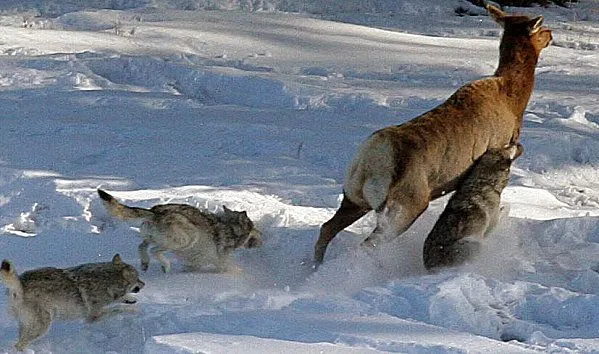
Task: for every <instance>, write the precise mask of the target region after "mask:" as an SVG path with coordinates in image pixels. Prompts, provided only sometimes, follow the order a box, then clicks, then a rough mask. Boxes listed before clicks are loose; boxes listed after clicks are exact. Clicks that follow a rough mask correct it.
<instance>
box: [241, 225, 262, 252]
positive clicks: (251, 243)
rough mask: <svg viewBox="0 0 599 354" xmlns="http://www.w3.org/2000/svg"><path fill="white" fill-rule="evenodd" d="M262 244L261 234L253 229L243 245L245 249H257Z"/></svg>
mask: <svg viewBox="0 0 599 354" xmlns="http://www.w3.org/2000/svg"><path fill="white" fill-rule="evenodd" d="M263 244H264V241H263V240H262V233H261V232H260V231H258V230H256V229H253V230H252V231H251V232H250V237H248V240H247V241H246V243H245V247H246V248H257V247H261V246H262V245H263Z"/></svg>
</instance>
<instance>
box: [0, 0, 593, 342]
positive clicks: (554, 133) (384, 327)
mask: <svg viewBox="0 0 599 354" xmlns="http://www.w3.org/2000/svg"><path fill="white" fill-rule="evenodd" d="M457 6H467V5H466V2H463V1H442V0H433V1H424V0H410V1H402V2H397V1H369V2H365V1H318V0H311V1H303V2H291V1H287V2H283V1H267V0H265V1H226V0H221V1H200V0H198V1H182V0H181V1H179V0H153V1H145V0H122V1H107V0H106V1H102V0H88V1H85V2H83V1H45V2H39V1H34V0H30V1H29V0H27V1H24V0H20V1H3V2H2V3H1V4H0V37H1V38H2V40H1V41H0V54H2V55H0V63H1V64H0V106H1V107H2V114H3V117H2V124H1V128H0V141H1V142H2V144H1V145H0V146H1V148H0V258H2V259H10V260H11V261H13V262H14V264H15V266H16V267H17V270H18V271H19V272H22V271H25V270H28V269H33V268H38V267H45V266H55V267H68V266H72V265H76V264H80V263H87V262H98V261H106V260H108V259H110V257H112V255H114V254H115V253H117V252H118V253H120V254H121V255H122V257H123V259H124V260H125V261H127V262H129V263H131V264H134V265H136V266H139V259H138V255H137V245H138V243H139V242H140V241H139V238H138V237H137V231H136V230H137V227H138V226H139V225H138V224H135V223H132V224H128V223H124V222H119V221H117V220H114V219H113V218H111V217H110V216H109V215H108V214H107V212H106V211H105V210H104V208H103V206H102V204H101V203H100V201H99V199H98V197H97V194H96V189H97V188H98V187H102V188H104V189H106V190H108V191H110V192H111V193H112V194H114V196H115V197H117V198H119V199H120V200H122V201H124V202H126V203H127V204H131V205H135V206H142V207H149V206H151V205H154V204H156V203H167V202H176V203H188V204H191V205H194V206H198V207H201V208H205V209H208V210H210V211H216V210H218V209H219V208H221V207H222V205H226V206H227V207H229V208H231V209H234V210H247V212H248V215H249V216H250V217H251V218H252V219H253V220H254V221H255V223H256V225H257V226H258V228H259V229H260V230H261V231H262V232H263V234H264V238H265V244H264V245H263V247H262V248H259V249H244V250H239V251H238V252H236V253H235V255H234V261H235V263H236V264H237V266H238V268H239V269H237V270H232V271H231V272H228V273H226V274H210V273H189V272H185V271H184V270H183V267H182V265H181V264H180V263H179V262H178V261H175V262H174V267H173V271H172V273H171V274H163V273H162V272H161V271H160V268H159V267H158V265H157V263H156V262H153V263H151V265H150V269H149V270H148V271H147V272H145V273H143V272H142V273H141V278H142V280H143V281H144V282H145V283H146V287H145V288H144V289H142V291H141V292H140V293H139V294H137V298H138V300H139V301H138V305H137V306H138V307H137V308H138V314H135V315H131V314H125V315H119V316H115V317H112V318H109V319H107V320H105V321H102V322H100V323H94V324H84V323H82V322H80V321H71V322H55V323H53V325H52V327H51V329H50V330H49V332H48V333H47V334H46V335H45V336H44V337H42V338H41V339H39V340H38V341H36V342H34V343H33V344H32V345H31V346H30V348H29V352H40V353H81V352H86V353H107V352H108V353H173V352H176V353H262V352H272V353H283V352H289V353H377V352H400V353H465V352H468V353H489V352H494V353H528V352H546V353H596V352H599V337H598V335H597V333H599V297H598V295H599V257H598V255H599V218H598V217H599V175H598V174H597V171H598V168H599V139H598V138H599V129H598V127H599V102H598V101H597V97H598V94H599V89H598V87H599V76H598V75H597V72H598V71H597V70H598V69H599V35H598V34H599V3H597V2H596V1H591V0H586V1H585V0H581V1H580V2H579V3H578V4H576V6H575V7H573V8H570V9H564V8H558V7H548V8H541V7H534V8H528V9H517V8H509V9H508V10H509V11H519V12H526V13H529V14H543V15H544V16H545V18H546V24H547V25H548V26H550V27H551V28H552V29H553V30H554V38H555V39H554V45H552V46H551V47H549V48H547V49H546V50H545V51H544V52H543V54H542V57H541V60H540V62H539V65H538V68H537V76H536V77H537V83H536V88H535V91H534V93H533V96H532V98H531V100H530V104H529V105H528V109H527V111H526V114H525V122H524V128H523V133H522V143H523V144H524V147H525V153H524V155H523V156H522V157H520V158H519V159H518V160H517V161H516V163H515V166H514V168H513V169H512V177H511V181H510V185H509V186H508V188H507V189H506V190H505V192H504V194H503V198H502V203H503V205H504V213H503V218H502V219H501V221H500V223H499V225H498V227H497V229H496V230H495V231H494V233H493V234H492V235H491V236H490V237H489V239H488V240H487V241H486V242H485V244H484V245H483V248H482V250H481V255H480V257H479V258H478V259H477V260H476V261H474V262H472V263H470V264H466V265H464V266H462V267H459V268H454V269H447V270H444V271H442V272H439V273H437V274H427V273H426V272H425V270H424V267H423V265H422V244H423V242H424V238H425V237H426V235H427V234H428V232H429V231H430V229H431V228H432V226H433V224H434V222H435V221H436V218H437V217H438V215H439V214H440V213H441V211H442V208H443V206H444V204H445V203H446V202H447V197H445V198H442V199H439V200H436V201H434V202H432V203H431V205H430V207H429V209H428V210H427V211H426V212H425V214H424V215H422V217H421V218H420V219H419V220H418V221H417V222H416V223H415V224H414V225H413V226H412V227H411V228H410V229H409V230H408V231H407V232H406V233H405V234H404V235H402V236H401V237H399V238H397V239H395V240H393V241H391V242H389V244H387V245H386V246H385V247H383V248H381V249H376V250H370V251H367V250H364V249H361V248H360V247H359V244H360V242H361V241H362V240H363V239H364V238H365V237H367V236H368V234H369V232H370V231H371V230H372V228H373V226H374V217H373V215H370V214H369V215H367V216H366V217H364V218H363V219H362V220H360V221H358V222H357V223H355V224H354V225H352V226H351V227H349V228H348V229H346V230H345V231H343V232H341V233H340V234H339V235H338V236H337V237H336V238H335V239H334V240H333V242H332V243H331V245H330V247H329V250H328V251H327V254H326V257H325V262H324V264H323V265H322V266H320V267H319V268H318V269H317V270H315V269H314V268H313V267H312V263H311V260H312V256H313V247H314V242H315V240H316V238H317V235H318V231H319V228H320V225H321V224H322V223H323V222H325V221H326V220H328V219H329V218H330V217H331V216H332V215H333V213H334V212H335V210H336V207H337V206H338V205H339V202H340V193H341V184H342V179H343V175H344V172H345V168H346V166H347V165H348V163H349V161H350V159H351V157H352V156H353V154H354V153H355V151H356V149H357V147H358V145H359V144H360V143H361V142H362V141H363V139H364V138H365V137H366V136H368V135H369V134H370V133H372V132H373V131H374V130H376V129H379V128H381V127H384V126H387V125H391V124H399V123H402V122H405V121H407V120H409V119H411V118H413V117H415V116H417V115H419V114H421V113H423V112H425V111H426V110H428V109H430V108H432V107H434V106H435V105H437V104H439V103H440V102H442V101H443V100H444V99H445V98H447V97H448V96H449V95H450V94H451V93H452V92H453V91H454V90H455V89H456V88H458V87H459V86H461V85H463V84H464V83H466V82H468V81H470V80H473V79H477V78H480V77H483V76H485V75H490V74H492V73H493V71H494V69H495V66H496V64H497V54H498V53H497V47H498V41H499V35H500V30H499V28H498V26H497V25H495V24H494V23H492V21H490V19H489V18H487V17H486V16H464V17H459V16H456V15H455V13H454V9H455V8H456V7H457ZM209 9H210V10H213V11H206V10H209ZM183 10H191V11H183ZM225 10H228V11H225ZM471 10H474V9H471ZM297 11H300V12H299V13H298V12H297ZM171 259H172V257H171ZM7 307H8V306H7V299H6V298H5V297H4V296H2V297H0V309H2V310H1V311H0V333H1V334H0V353H12V352H14V348H13V345H14V342H15V341H16V338H17V335H18V329H17V323H16V321H15V320H14V319H13V318H12V317H11V316H10V315H9V314H8V312H7V311H5V309H7Z"/></svg>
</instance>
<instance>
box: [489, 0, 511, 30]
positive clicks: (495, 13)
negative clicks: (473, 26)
mask: <svg viewBox="0 0 599 354" xmlns="http://www.w3.org/2000/svg"><path fill="white" fill-rule="evenodd" d="M487 12H488V13H489V16H491V17H492V18H493V20H495V22H497V23H498V24H499V25H500V26H501V27H504V25H505V17H506V16H507V15H508V14H507V13H505V12H503V11H501V9H500V8H498V7H497V6H495V5H491V4H487Z"/></svg>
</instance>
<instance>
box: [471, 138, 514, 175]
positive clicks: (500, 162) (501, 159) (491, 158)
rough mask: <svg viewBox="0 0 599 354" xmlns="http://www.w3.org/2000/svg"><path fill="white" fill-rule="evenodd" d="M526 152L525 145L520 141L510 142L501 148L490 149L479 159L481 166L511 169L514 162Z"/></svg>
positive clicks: (497, 169) (494, 169)
mask: <svg viewBox="0 0 599 354" xmlns="http://www.w3.org/2000/svg"><path fill="white" fill-rule="evenodd" d="M523 152H524V147H523V146H522V144H520V143H510V144H508V145H506V146H504V147H501V148H494V149H489V150H487V152H485V153H484V154H483V155H482V156H481V157H480V160H479V163H478V164H479V166H480V167H481V168H486V169H490V170H493V171H499V170H509V169H510V167H511V166H512V162H514V160H515V159H517V158H518V157H520V155H522V153H523Z"/></svg>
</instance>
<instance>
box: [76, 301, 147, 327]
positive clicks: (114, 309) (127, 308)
mask: <svg viewBox="0 0 599 354" xmlns="http://www.w3.org/2000/svg"><path fill="white" fill-rule="evenodd" d="M121 313H131V314H136V313H138V311H137V308H136V307H132V306H131V305H125V304H123V305H113V306H110V307H103V308H101V309H99V310H97V311H95V312H94V313H92V314H91V315H90V316H89V317H87V319H86V322H87V323H93V322H97V321H102V320H104V319H106V318H108V317H112V316H115V315H118V314H121Z"/></svg>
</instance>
